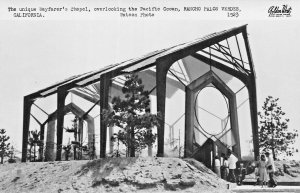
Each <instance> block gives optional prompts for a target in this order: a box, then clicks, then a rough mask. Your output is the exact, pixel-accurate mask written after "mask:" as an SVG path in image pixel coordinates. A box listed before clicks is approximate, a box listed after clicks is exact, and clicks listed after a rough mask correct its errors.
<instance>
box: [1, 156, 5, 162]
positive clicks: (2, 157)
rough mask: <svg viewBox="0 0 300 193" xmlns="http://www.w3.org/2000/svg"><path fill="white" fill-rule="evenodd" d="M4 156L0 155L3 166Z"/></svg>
mask: <svg viewBox="0 0 300 193" xmlns="http://www.w3.org/2000/svg"><path fill="white" fill-rule="evenodd" d="M3 159H4V154H1V164H3Z"/></svg>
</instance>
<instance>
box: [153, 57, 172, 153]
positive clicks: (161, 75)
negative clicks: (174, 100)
mask: <svg viewBox="0 0 300 193" xmlns="http://www.w3.org/2000/svg"><path fill="white" fill-rule="evenodd" d="M171 65H172V63H171V62H169V61H163V60H160V61H158V62H157V64H156V97H157V112H159V113H160V114H161V117H160V118H161V119H160V120H159V125H160V126H159V127H158V128H157V129H158V131H157V136H158V137H157V157H163V156H164V140H165V139H164V138H165V137H164V135H165V108H166V107H165V105H166V77H167V72H168V70H169V68H170V67H171Z"/></svg>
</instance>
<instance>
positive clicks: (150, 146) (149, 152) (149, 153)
mask: <svg viewBox="0 0 300 193" xmlns="http://www.w3.org/2000/svg"><path fill="white" fill-rule="evenodd" d="M148 156H149V157H152V145H148Z"/></svg>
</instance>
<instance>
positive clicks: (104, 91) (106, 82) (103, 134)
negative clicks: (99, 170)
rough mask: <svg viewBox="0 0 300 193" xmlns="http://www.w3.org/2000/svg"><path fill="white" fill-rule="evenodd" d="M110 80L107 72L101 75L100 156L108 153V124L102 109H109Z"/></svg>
mask: <svg viewBox="0 0 300 193" xmlns="http://www.w3.org/2000/svg"><path fill="white" fill-rule="evenodd" d="M110 82H111V81H110V77H109V76H108V75H107V74H103V75H102V76H101V77H100V113H101V115H100V158H105V153H106V138H107V124H106V123H105V122H104V117H103V114H102V111H103V110H104V109H108V97H109V86H110Z"/></svg>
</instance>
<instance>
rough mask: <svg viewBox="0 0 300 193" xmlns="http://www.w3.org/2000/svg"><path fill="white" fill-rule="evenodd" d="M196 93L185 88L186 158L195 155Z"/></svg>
mask: <svg viewBox="0 0 300 193" xmlns="http://www.w3.org/2000/svg"><path fill="white" fill-rule="evenodd" d="M194 101H195V94H194V92H193V91H192V90H191V89H190V88H188V87H186V88H185V135H184V157H190V156H191V155H192V154H193V135H194V116H195V115H194V108H193V105H194Z"/></svg>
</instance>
